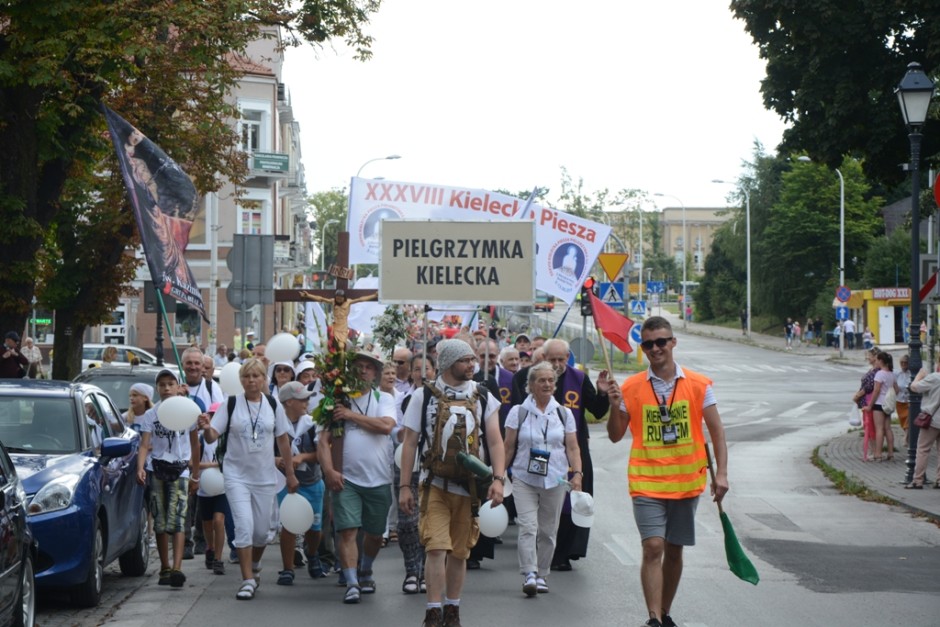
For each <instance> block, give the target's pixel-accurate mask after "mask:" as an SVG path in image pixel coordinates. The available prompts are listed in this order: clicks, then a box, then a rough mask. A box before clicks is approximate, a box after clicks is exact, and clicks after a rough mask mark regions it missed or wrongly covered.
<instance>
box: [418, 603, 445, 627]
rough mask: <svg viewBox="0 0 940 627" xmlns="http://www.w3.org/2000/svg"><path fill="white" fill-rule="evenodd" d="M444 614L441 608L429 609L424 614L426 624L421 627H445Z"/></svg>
mask: <svg viewBox="0 0 940 627" xmlns="http://www.w3.org/2000/svg"><path fill="white" fill-rule="evenodd" d="M443 625H444V613H443V610H441V608H439V607H429V608H428V609H427V610H426V611H425V612H424V622H423V623H421V627H443Z"/></svg>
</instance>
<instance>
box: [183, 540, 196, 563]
mask: <svg viewBox="0 0 940 627" xmlns="http://www.w3.org/2000/svg"><path fill="white" fill-rule="evenodd" d="M183 559H184V560H192V559H196V555H195V553H193V545H192V544H187V545H186V546H184V547H183Z"/></svg>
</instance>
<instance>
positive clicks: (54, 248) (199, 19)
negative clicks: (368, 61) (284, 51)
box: [0, 0, 379, 377]
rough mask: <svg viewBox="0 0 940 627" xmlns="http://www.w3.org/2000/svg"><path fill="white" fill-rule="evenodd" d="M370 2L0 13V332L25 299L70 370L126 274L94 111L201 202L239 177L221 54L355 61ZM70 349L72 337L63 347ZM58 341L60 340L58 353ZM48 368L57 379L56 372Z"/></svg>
mask: <svg viewBox="0 0 940 627" xmlns="http://www.w3.org/2000/svg"><path fill="white" fill-rule="evenodd" d="M378 6H379V2H378V0H321V1H314V0H307V1H306V2H303V3H302V4H300V5H297V4H295V3H290V2H288V1H287V0H226V1H222V0H213V1H210V2H203V1H196V0H179V1H177V2H169V3H160V4H154V3H152V2H150V1H149V0H112V1H110V2H101V3H89V2H82V1H80V0H58V1H56V2H51V3H35V2H30V1H28V0H10V1H8V2H5V3H4V8H3V13H2V18H3V20H2V21H3V26H2V28H0V145H2V146H3V147H4V149H3V150H2V151H0V220H2V221H3V224H4V225H5V226H6V228H5V229H3V230H2V231H0V248H2V249H3V250H4V251H5V254H4V255H3V256H2V258H0V277H2V279H0V328H3V329H14V328H23V326H24V322H25V319H26V316H27V314H28V311H29V308H30V303H31V301H32V298H33V296H34V294H37V295H38V298H39V302H40V304H41V305H44V306H47V307H48V306H51V307H53V308H55V309H56V312H57V313H56V326H57V330H60V329H61V330H62V333H56V360H55V364H56V372H54V373H53V374H54V375H55V376H59V377H62V376H66V377H67V376H69V374H70V370H71V369H73V368H74V367H75V365H76V364H77V360H78V354H79V350H80V343H81V335H82V331H83V329H84V327H85V326H87V325H88V324H94V323H97V322H100V321H101V320H103V319H104V317H105V316H106V315H107V313H108V312H109V311H111V310H112V309H113V307H114V305H115V304H116V301H117V297H118V295H119V293H120V291H121V289H123V286H124V285H125V284H126V280H127V278H128V277H129V276H130V275H131V274H132V272H133V268H134V265H135V263H136V262H135V261H134V260H133V259H132V258H128V257H129V256H127V255H125V251H126V250H127V247H128V245H129V244H133V242H134V229H133V226H132V222H131V219H130V215H129V212H128V205H127V203H126V200H125V199H124V196H123V193H122V192H120V191H118V190H121V184H120V181H119V179H118V178H117V177H116V176H108V175H105V174H102V173H103V172H111V173H114V172H116V171H117V168H116V162H115V160H114V156H113V154H111V151H112V149H111V147H110V145H109V142H108V138H107V137H106V136H105V134H104V132H103V131H104V123H103V119H102V116H101V112H100V108H99V106H100V103H101V101H102V100H106V101H107V103H108V104H109V105H111V106H112V108H114V109H115V110H118V111H119V112H121V113H122V114H123V115H124V116H125V117H126V118H127V119H128V120H130V121H131V122H132V123H133V124H135V125H136V126H137V127H138V128H140V129H141V130H142V131H143V132H144V133H145V134H146V135H148V136H149V137H150V138H151V139H153V140H154V141H157V142H158V143H159V144H160V145H161V146H162V147H163V148H164V149H165V150H166V151H167V152H168V153H169V154H171V155H172V156H173V157H174V158H175V159H176V160H177V161H178V162H179V163H180V164H181V165H182V166H183V167H184V169H186V170H187V172H188V173H189V174H190V176H192V177H193V179H194V181H195V183H196V186H197V189H198V190H199V191H200V192H206V191H210V190H213V189H216V188H217V186H218V185H219V180H218V175H221V176H228V177H229V178H232V179H233V180H236V181H237V180H238V176H239V174H240V172H242V171H243V170H244V163H243V162H241V161H240V157H239V156H238V155H237V153H236V152H235V151H234V150H233V148H234V142H235V139H236V138H235V136H234V134H233V133H232V130H231V128H230V126H229V125H230V123H231V122H230V121H231V119H232V113H233V110H232V108H231V106H228V105H226V104H225V100H226V97H227V95H228V93H229V91H230V89H231V87H232V85H233V84H234V83H235V81H237V80H238V77H239V70H238V69H237V64H233V63H232V59H233V56H237V55H239V54H240V53H242V52H243V51H244V49H245V47H246V46H247V44H248V42H250V41H252V40H255V39H257V38H259V37H265V36H273V34H274V31H273V30H272V29H273V28H274V27H276V26H279V27H282V28H284V29H285V32H287V33H288V41H289V42H292V43H299V42H300V41H302V40H303V39H307V40H309V41H313V42H317V43H319V44H322V43H324V42H326V41H327V40H328V39H331V38H333V37H339V38H342V39H344V40H345V41H346V42H347V44H349V45H350V46H351V47H352V48H353V49H354V50H355V51H356V54H357V55H358V56H359V57H360V58H367V57H368V54H369V46H370V44H371V39H370V38H369V37H368V36H367V35H365V34H364V32H363V31H362V26H363V25H364V24H365V23H366V22H367V17H368V15H369V14H370V13H371V12H374V11H375V10H376V9H377V8H378ZM67 338H71V339H67ZM60 342H63V344H60ZM60 368H62V369H60Z"/></svg>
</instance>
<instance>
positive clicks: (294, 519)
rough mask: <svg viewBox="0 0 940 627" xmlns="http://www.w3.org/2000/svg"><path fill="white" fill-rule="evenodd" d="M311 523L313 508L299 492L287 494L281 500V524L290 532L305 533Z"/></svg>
mask: <svg viewBox="0 0 940 627" xmlns="http://www.w3.org/2000/svg"><path fill="white" fill-rule="evenodd" d="M312 524H313V508H312V507H310V503H308V502H307V499H305V498H304V497H302V496H300V495H299V494H288V495H286V496H285V497H284V500H283V501H281V525H283V526H284V528H285V529H287V531H289V532H290V533H305V532H306V531H307V530H308V529H310V525H312Z"/></svg>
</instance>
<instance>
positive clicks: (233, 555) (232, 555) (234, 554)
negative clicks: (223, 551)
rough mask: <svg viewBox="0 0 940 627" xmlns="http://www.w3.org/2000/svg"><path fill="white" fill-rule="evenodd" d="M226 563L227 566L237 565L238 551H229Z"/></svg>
mask: <svg viewBox="0 0 940 627" xmlns="http://www.w3.org/2000/svg"><path fill="white" fill-rule="evenodd" d="M228 562H229V564H237V563H238V551H236V550H235V549H232V550H231V551H229V552H228Z"/></svg>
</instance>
